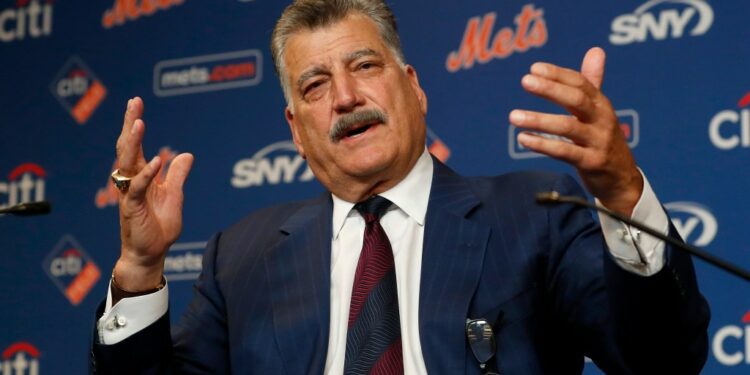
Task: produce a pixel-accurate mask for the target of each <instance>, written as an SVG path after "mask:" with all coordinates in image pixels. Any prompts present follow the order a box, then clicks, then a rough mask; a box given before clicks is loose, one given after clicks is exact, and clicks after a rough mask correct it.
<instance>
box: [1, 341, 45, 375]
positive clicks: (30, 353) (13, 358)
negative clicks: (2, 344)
mask: <svg viewBox="0 0 750 375" xmlns="http://www.w3.org/2000/svg"><path fill="white" fill-rule="evenodd" d="M0 365H2V366H1V367H0V368H2V370H3V375H39V349H37V348H36V347H35V346H34V345H31V344H29V343H28V342H24V341H21V342H17V343H14V344H11V345H10V346H9V347H8V348H6V349H5V350H3V361H2V362H0Z"/></svg>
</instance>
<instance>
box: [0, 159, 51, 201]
mask: <svg viewBox="0 0 750 375" xmlns="http://www.w3.org/2000/svg"><path fill="white" fill-rule="evenodd" d="M46 177H47V172H46V171H45V170H44V168H42V167H41V166H40V165H39V164H34V163H25V164H21V165H19V166H18V167H16V168H14V169H13V170H12V171H11V172H10V174H8V181H0V195H6V196H7V197H8V198H7V200H5V202H6V203H2V201H3V200H2V198H0V208H5V207H10V206H15V205H17V204H21V203H30V202H39V201H43V200H44V191H45V189H44V184H45V178H46Z"/></svg>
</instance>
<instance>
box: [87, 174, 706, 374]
mask: <svg viewBox="0 0 750 375" xmlns="http://www.w3.org/2000/svg"><path fill="white" fill-rule="evenodd" d="M434 163H435V171H434V176H433V184H432V190H431V192H430V199H429V206H428V210H427V219H426V224H425V234H424V235H425V239H424V254H423V260H422V275H421V290H420V293H419V303H420V304H419V332H420V339H421V344H422V351H423V355H424V360H425V364H426V366H427V370H428V372H429V373H431V374H463V373H467V374H477V373H479V368H478V364H477V362H476V360H475V359H474V357H473V355H472V354H471V351H470V349H469V348H468V345H467V341H466V337H465V331H464V327H465V322H466V319H467V318H485V319H487V320H489V321H490V322H493V326H494V331H495V333H496V338H497V342H498V347H497V355H496V359H497V364H498V367H499V368H500V370H501V372H502V373H503V374H579V373H580V372H581V371H582V368H583V365H584V355H585V356H588V357H590V358H592V359H593V360H594V361H595V362H596V363H597V365H598V366H599V367H600V368H602V369H604V370H605V371H606V372H607V373H610V374H648V373H654V374H691V373H698V372H699V371H700V368H701V367H702V366H703V363H704V362H705V360H706V355H707V333H706V327H707V325H708V319H709V312H708V306H707V304H706V302H705V300H704V299H703V297H702V296H701V295H700V293H699V291H698V288H697V285H696V280H695V274H694V271H693V266H692V263H691V261H690V259H689V257H687V256H685V255H684V254H682V253H679V252H677V251H673V249H671V248H667V251H666V264H665V267H664V269H663V270H662V271H661V272H659V273H658V274H657V275H654V276H652V277H648V278H646V277H640V276H636V275H633V274H630V273H628V272H626V271H624V270H622V269H620V268H619V267H618V266H617V265H616V264H614V262H613V261H612V260H611V259H610V257H609V255H608V253H607V250H606V246H605V244H604V240H603V238H602V235H601V231H600V229H599V227H598V225H597V224H596V223H595V222H594V221H593V219H592V216H591V214H590V213H589V212H587V211H586V210H582V209H578V208H575V207H571V206H566V205H561V206H556V207H546V206H539V205H536V204H535V203H534V193H536V192H538V191H547V190H557V191H559V192H560V193H562V194H576V195H583V191H582V190H581V189H580V187H579V186H578V185H577V184H576V183H575V182H574V180H573V179H572V178H570V177H568V176H560V175H553V174H548V173H535V172H521V173H513V174H507V175H502V176H499V177H491V178H488V177H478V178H464V177H461V176H458V175H457V174H455V173H454V172H453V171H451V170H450V169H449V168H448V167H446V166H444V165H443V164H441V163H440V162H439V161H437V160H435V161H434ZM331 212H332V202H331V198H330V194H325V195H323V196H321V197H320V198H318V199H315V200H312V201H306V202H298V203H290V204H285V205H281V206H277V207H272V208H268V209H265V210H261V211H259V212H256V213H254V214H251V215H250V216H248V217H247V218H245V219H244V220H242V221H241V222H239V223H237V224H236V225H234V226H233V227H231V228H230V229H228V230H226V231H225V232H223V234H220V235H217V236H215V237H214V238H213V239H212V240H211V241H210V244H209V245H208V249H207V251H206V254H205V257H204V261H203V273H202V275H201V277H200V279H199V281H198V282H197V284H196V286H195V296H194V298H193V301H192V302H191V305H190V306H189V308H188V310H187V312H186V313H185V315H184V316H183V318H182V320H181V323H180V324H179V325H177V326H176V327H174V329H173V330H172V335H171V338H170V327H169V318H168V316H164V317H162V319H160V320H159V321H158V322H157V323H155V324H153V325H152V326H150V327H148V328H147V329H145V330H143V331H141V332H139V333H137V334H136V335H134V336H132V337H131V338H129V339H127V340H125V341H123V342H121V343H119V344H116V345H110V346H104V345H98V344H94V345H93V346H92V369H94V371H95V372H99V373H128V374H132V373H172V372H174V373H210V374H227V373H236V374H250V373H255V374H276V373H286V374H320V373H322V372H323V369H324V366H325V359H326V355H327V348H328V328H329V321H328V320H329V301H330V274H331V272H330V257H331V254H330V248H331V233H332V231H331ZM672 233H675V232H674V230H672ZM99 315H101V311H100V312H99ZM94 337H96V336H94Z"/></svg>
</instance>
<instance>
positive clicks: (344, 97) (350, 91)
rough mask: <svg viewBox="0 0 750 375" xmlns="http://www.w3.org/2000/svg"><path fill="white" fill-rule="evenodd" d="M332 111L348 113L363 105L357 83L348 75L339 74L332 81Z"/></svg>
mask: <svg viewBox="0 0 750 375" xmlns="http://www.w3.org/2000/svg"><path fill="white" fill-rule="evenodd" d="M332 84H333V95H334V97H333V109H334V110H335V111H336V113H348V112H351V111H353V110H354V109H355V108H356V107H357V106H360V105H362V104H364V98H363V97H362V95H361V94H360V93H359V88H358V86H357V81H356V79H354V78H353V77H351V76H350V75H348V74H339V75H338V76H336V77H335V78H334V79H333V83H332Z"/></svg>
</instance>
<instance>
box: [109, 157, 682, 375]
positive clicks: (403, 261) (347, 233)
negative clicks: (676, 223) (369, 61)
mask: <svg viewBox="0 0 750 375" xmlns="http://www.w3.org/2000/svg"><path fill="white" fill-rule="evenodd" d="M432 174H433V164H432V159H431V157H430V155H429V153H428V152H427V150H426V149H425V151H424V152H423V154H422V156H420V158H419V159H418V161H417V163H416V164H415V166H414V168H413V169H412V170H411V172H409V174H408V175H407V176H406V178H404V179H403V180H402V181H401V182H399V183H398V184H397V185H396V186H394V187H393V188H391V189H390V190H388V191H386V192H384V193H382V194H380V195H381V196H383V197H385V198H387V199H388V200H390V201H391V202H393V206H391V208H390V209H389V210H388V212H386V214H385V215H383V217H382V218H381V220H380V224H381V225H382V226H383V229H384V230H385V232H386V234H387V235H388V238H389V240H390V241H391V247H392V249H393V256H394V261H395V267H396V284H397V288H398V303H399V313H400V317H401V341H402V350H403V358H404V373H405V374H424V373H426V372H427V370H426V368H425V364H424V358H423V356H422V347H421V344H420V341H419V286H420V285H419V284H420V275H421V267H422V244H423V241H424V224H425V216H426V214H427V203H428V200H429V196H430V188H431V186H432ZM354 205H355V203H354V202H347V201H344V200H343V199H340V198H338V197H336V196H335V195H333V216H332V220H333V223H332V224H333V233H332V240H331V306H330V325H329V326H330V331H329V339H328V355H327V357H326V366H325V373H326V374H341V373H343V369H344V358H345V354H346V333H347V322H348V318H349V304H350V302H351V294H352V287H353V283H354V273H355V271H356V268H357V262H358V260H359V253H360V251H361V249H362V242H363V237H364V228H365V222H364V219H362V217H361V216H360V215H359V213H358V212H357V211H356V210H353V208H354ZM632 218H634V219H636V220H640V221H643V222H645V223H646V224H647V225H649V226H651V227H654V228H659V229H661V230H662V233H665V234H666V233H667V232H668V229H669V221H668V218H667V215H666V214H665V213H664V210H663V209H662V208H661V205H660V204H659V201H658V200H657V198H656V195H655V194H654V192H653V190H652V189H651V186H650V185H649V183H648V181H647V180H646V178H645V176H644V186H643V193H642V195H641V198H640V200H639V201H638V203H637V204H636V207H635V208H634V210H633V214H632ZM599 220H600V222H601V226H602V231H603V234H604V238H605V241H606V243H607V246H608V247H609V249H610V253H611V254H612V256H613V258H614V259H615V261H616V263H617V264H618V265H619V266H620V267H622V268H624V269H626V270H628V271H630V272H633V273H636V274H640V275H643V276H648V275H652V274H655V273H657V272H658V271H659V270H661V268H662V267H663V264H664V243H663V242H662V241H659V240H657V239H655V238H653V237H651V236H649V235H646V234H645V233H644V234H642V235H641V234H640V233H637V232H636V231H634V230H631V229H630V228H629V227H628V226H626V225H624V224H622V223H620V222H618V221H616V220H614V219H610V218H609V217H606V216H603V215H600V216H599ZM636 244H637V246H636ZM639 251H640V252H641V255H639V254H638V252H639ZM641 256H643V257H644V259H646V264H643V263H642V262H641ZM167 299H168V290H167V288H166V287H165V288H164V289H162V290H160V291H158V292H155V293H153V294H149V295H146V296H140V297H133V298H125V299H122V300H121V301H120V302H118V303H117V304H116V305H115V306H112V305H111V295H108V296H107V304H106V307H105V311H104V314H103V315H102V317H101V318H100V319H99V321H98V330H99V340H100V342H101V343H102V344H107V345H109V344H115V343H118V342H120V341H122V340H124V339H125V338H127V337H129V336H130V335H133V334H135V333H136V332H138V331H140V330H141V329H143V328H145V327H147V326H148V325H150V324H152V323H153V322H155V321H156V320H158V319H159V318H160V317H161V316H162V315H163V314H164V313H166V310H167ZM118 320H120V322H118ZM122 322H124V323H125V324H120V323H122Z"/></svg>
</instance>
